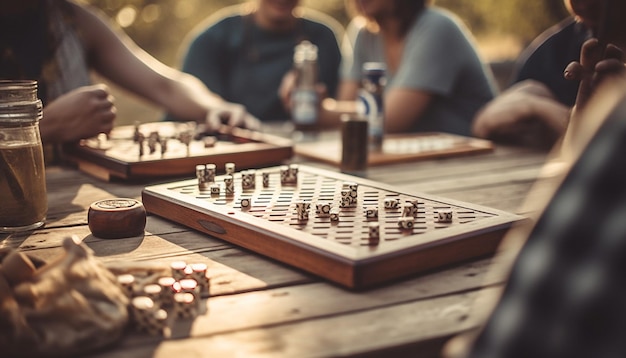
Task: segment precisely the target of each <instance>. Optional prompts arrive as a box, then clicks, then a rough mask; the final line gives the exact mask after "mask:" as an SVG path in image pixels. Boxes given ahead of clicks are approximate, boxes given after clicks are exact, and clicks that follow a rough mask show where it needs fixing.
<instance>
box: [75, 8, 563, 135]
mask: <svg viewBox="0 0 626 358" xmlns="http://www.w3.org/2000/svg"><path fill="white" fill-rule="evenodd" d="M344 1H345V0H302V1H301V5H303V6H306V7H311V8H314V9H316V10H319V11H322V12H324V13H326V14H328V15H330V16H332V17H333V18H335V19H336V20H337V21H338V22H339V23H340V24H341V25H343V26H345V25H346V24H347V23H348V21H349V20H350V19H349V16H348V14H347V13H346V11H345V6H344ZM85 2H88V3H90V4H92V5H94V6H96V7H98V8H99V9H101V10H103V11H104V12H105V13H106V14H107V15H108V16H110V17H111V19H113V20H114V21H115V22H117V24H118V25H119V26H120V27H121V28H122V29H123V30H124V31H125V32H126V33H127V34H128V35H129V36H130V37H131V38H132V39H133V40H134V41H135V42H137V43H138V44H139V46H141V47H142V48H143V49H144V50H146V51H147V52H149V53H150V54H152V55H153V56H155V57H156V58H158V59H159V60H161V61H162V62H164V63H166V64H168V65H171V66H174V67H178V66H179V63H180V57H181V53H182V51H183V50H184V49H182V48H181V44H182V43H183V41H182V40H183V39H184V38H185V36H186V35H187V34H188V33H189V32H190V31H191V30H192V29H193V28H194V26H196V25H197V24H198V23H199V22H201V21H202V20H204V19H205V18H206V17H208V16H210V15H211V14H213V13H214V12H215V11H217V10H219V9H221V8H224V7H226V6H230V5H235V4H239V3H242V2H245V1H237V0H85ZM435 5H437V6H440V7H443V8H446V9H449V10H451V11H453V12H455V13H456V14H457V15H459V17H460V18H461V19H462V20H463V21H464V22H465V24H466V25H467V27H468V28H469V29H470V30H471V31H472V33H473V34H474V36H475V37H476V39H477V42H478V45H479V49H480V51H481V54H482V56H483V58H484V59H485V60H486V61H490V62H507V61H512V60H514V59H515V58H516V57H517V55H518V54H519V52H520V51H521V50H522V49H523V48H524V47H525V46H527V45H528V43H529V42H530V41H531V40H532V39H533V38H535V37H536V36H537V35H538V34H539V33H541V32H542V31H543V30H545V29H547V28H548V27H549V26H551V25H552V24H555V23H556V22H558V21H560V20H561V19H563V18H565V17H566V16H567V11H566V9H565V6H564V5H563V0H435ZM117 98H118V101H117V106H118V110H119V120H118V124H126V123H132V122H134V121H135V120H139V121H142V122H146V121H154V120H159V119H160V116H161V113H160V112H159V111H158V110H156V109H154V108H152V107H150V106H146V105H145V104H144V103H142V102H141V101H135V100H133V99H132V98H130V99H129V97H128V96H117ZM122 98H124V99H122Z"/></svg>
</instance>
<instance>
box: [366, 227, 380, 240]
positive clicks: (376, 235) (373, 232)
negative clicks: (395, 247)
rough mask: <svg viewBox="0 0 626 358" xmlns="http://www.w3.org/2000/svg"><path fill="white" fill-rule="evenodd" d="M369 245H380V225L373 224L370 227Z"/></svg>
mask: <svg viewBox="0 0 626 358" xmlns="http://www.w3.org/2000/svg"><path fill="white" fill-rule="evenodd" d="M368 234H369V236H368V243H369V244H370V245H378V244H379V243H380V223H378V222H371V223H369V225H368Z"/></svg>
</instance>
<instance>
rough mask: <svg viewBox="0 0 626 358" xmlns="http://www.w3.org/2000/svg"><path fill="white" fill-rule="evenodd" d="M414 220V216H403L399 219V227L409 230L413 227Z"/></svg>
mask: <svg viewBox="0 0 626 358" xmlns="http://www.w3.org/2000/svg"><path fill="white" fill-rule="evenodd" d="M414 220H415V219H414V218H413V217H412V216H401V217H400V218H399V219H398V227H400V228H401V229H407V230H410V229H413V225H414Z"/></svg>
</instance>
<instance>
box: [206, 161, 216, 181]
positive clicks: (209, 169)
mask: <svg viewBox="0 0 626 358" xmlns="http://www.w3.org/2000/svg"><path fill="white" fill-rule="evenodd" d="M216 170H217V165H215V164H213V163H209V164H207V165H206V180H207V182H209V183H214V182H215V171H216Z"/></svg>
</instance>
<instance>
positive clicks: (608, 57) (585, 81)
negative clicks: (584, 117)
mask: <svg viewBox="0 0 626 358" xmlns="http://www.w3.org/2000/svg"><path fill="white" fill-rule="evenodd" d="M625 69H626V68H625V67H624V52H623V51H622V50H621V49H620V48H619V47H617V46H615V45H612V44H609V45H607V47H606V49H604V48H602V46H600V44H599V42H598V40H597V39H595V38H592V39H589V40H587V41H585V43H584V44H583V47H582V49H581V51H580V61H579V62H571V63H570V64H569V65H567V67H566V68H565V72H564V73H563V76H564V77H565V78H566V79H568V80H573V81H580V85H579V87H578V94H577V96H576V107H577V108H582V107H584V106H585V105H586V104H587V102H588V100H589V98H590V97H591V95H592V94H593V92H594V91H595V89H596V88H597V87H598V85H599V84H600V83H601V82H602V81H603V80H605V79H606V78H608V77H612V76H615V75H616V74H619V73H623V72H624V71H625Z"/></svg>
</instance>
